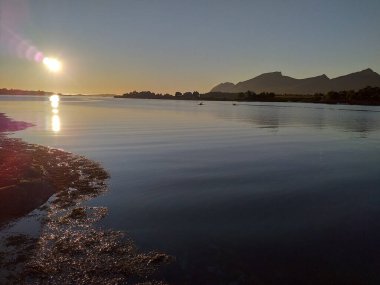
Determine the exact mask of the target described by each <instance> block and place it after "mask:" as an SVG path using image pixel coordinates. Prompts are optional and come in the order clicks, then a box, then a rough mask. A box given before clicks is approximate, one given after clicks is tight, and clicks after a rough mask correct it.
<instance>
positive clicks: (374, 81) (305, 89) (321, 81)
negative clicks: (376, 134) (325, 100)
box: [210, 68, 380, 94]
mask: <svg viewBox="0 0 380 285" xmlns="http://www.w3.org/2000/svg"><path fill="white" fill-rule="evenodd" d="M367 86H373V87H380V75H379V74H378V73H376V72H374V71H373V70H372V69H370V68H368V69H365V70H362V71H359V72H354V73H350V74H347V75H344V76H339V77H336V78H333V79H330V78H328V77H327V76H326V75H325V74H323V75H319V76H316V77H310V78H304V79H296V78H292V77H289V76H284V75H282V73H281V72H279V71H276V72H269V73H263V74H261V75H259V76H256V77H255V78H252V79H249V80H246V81H242V82H239V83H237V84H233V83H230V82H226V83H221V84H219V85H217V86H215V87H214V88H212V89H211V91H210V92H226V93H239V92H246V91H253V92H256V93H261V92H274V93H278V94H314V93H326V92H329V91H343V90H358V89H361V88H364V87H367Z"/></svg>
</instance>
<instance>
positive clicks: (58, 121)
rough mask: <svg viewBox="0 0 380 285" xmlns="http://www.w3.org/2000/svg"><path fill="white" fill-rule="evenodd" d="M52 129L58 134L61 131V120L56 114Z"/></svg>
mask: <svg viewBox="0 0 380 285" xmlns="http://www.w3.org/2000/svg"><path fill="white" fill-rule="evenodd" d="M51 129H52V130H53V132H55V133H57V132H59V131H60V130H61V119H60V118H59V116H58V115H56V114H55V115H53V117H52V118H51Z"/></svg>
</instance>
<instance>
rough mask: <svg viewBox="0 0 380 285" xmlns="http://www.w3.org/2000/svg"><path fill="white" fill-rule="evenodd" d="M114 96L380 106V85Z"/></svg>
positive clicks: (145, 92)
mask: <svg viewBox="0 0 380 285" xmlns="http://www.w3.org/2000/svg"><path fill="white" fill-rule="evenodd" d="M114 98H127V99H161V100H191V101H232V102H284V103H286V102H291V103H315V104H345V105H366V106H380V87H370V86H368V87H366V88H363V89H360V90H358V91H353V90H350V91H340V92H335V91H330V92H328V93H325V94H322V93H317V94H313V95H298V94H275V93H272V92H262V93H259V94H256V93H255V92H251V91H247V92H244V93H243V92H241V93H223V92H209V93H204V94H199V93H198V92H187V93H184V94H182V93H180V92H177V93H176V95H175V96H172V95H169V94H165V95H162V94H155V93H152V92H150V91H143V92H136V91H134V92H131V93H126V94H124V95H116V96H114Z"/></svg>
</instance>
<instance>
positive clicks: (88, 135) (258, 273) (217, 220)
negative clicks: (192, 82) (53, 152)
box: [0, 97, 380, 284]
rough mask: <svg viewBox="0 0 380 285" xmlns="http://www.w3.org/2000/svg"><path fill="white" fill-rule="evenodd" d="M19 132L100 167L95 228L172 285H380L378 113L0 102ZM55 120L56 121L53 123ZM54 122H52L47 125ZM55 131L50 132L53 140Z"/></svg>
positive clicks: (298, 107) (130, 102)
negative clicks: (124, 235) (105, 176)
mask: <svg viewBox="0 0 380 285" xmlns="http://www.w3.org/2000/svg"><path fill="white" fill-rule="evenodd" d="M0 106H1V107H0V112H4V113H6V114H8V115H10V116H11V117H13V118H14V119H16V120H24V121H28V122H31V123H34V124H36V127H32V128H30V129H28V130H25V131H22V132H19V133H17V134H15V135H14V136H16V137H22V138H23V139H25V140H27V141H28V142H33V143H39V144H43V145H49V146H52V147H58V148H63V149H65V150H68V151H73V152H75V153H78V154H83V155H86V156H88V157H89V158H91V159H95V160H97V161H100V162H101V163H102V164H103V166H104V167H105V168H106V169H107V170H108V171H109V172H110V174H111V176H112V178H111V180H110V190H111V191H110V192H109V193H108V194H106V195H105V196H101V197H99V198H97V199H95V200H93V201H92V202H91V203H92V204H96V205H104V206H108V207H109V208H110V214H109V215H108V216H107V218H106V219H105V220H104V222H103V226H105V227H112V228H114V229H121V230H125V231H127V232H128V233H129V234H130V236H131V237H132V238H133V239H134V240H135V241H136V243H137V245H138V246H140V247H141V248H143V249H158V250H162V251H166V252H167V253H169V254H172V255H174V256H176V257H177V262H176V263H175V264H174V265H173V266H171V267H169V268H168V269H167V270H166V271H165V272H163V273H162V274H163V275H164V277H165V279H166V280H167V281H168V282H169V283H171V284H380V270H379V268H380V222H379V219H380V108H379V107H365V106H344V105H316V104H315V105H313V104H293V103H273V104H272V103H246V104H238V106H233V105H232V103H230V102H206V103H205V105H203V106H198V105H197V104H196V102H186V101H183V102H182V101H162V100H135V99H111V98H109V99H104V98H79V97H76V98H68V99H66V98H65V99H63V100H61V104H60V107H59V114H58V115H56V116H55V117H54V118H53V114H52V113H51V107H50V103H49V102H48V100H46V99H42V98H36V97H28V98H27V99H26V98H23V99H22V100H21V99H11V98H9V97H1V98H0ZM53 121H54V122H53ZM52 123H53V124H52ZM53 129H54V131H53Z"/></svg>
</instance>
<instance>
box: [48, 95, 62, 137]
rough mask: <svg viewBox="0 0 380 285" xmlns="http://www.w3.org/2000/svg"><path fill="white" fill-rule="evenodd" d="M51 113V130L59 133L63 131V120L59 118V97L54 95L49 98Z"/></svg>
mask: <svg viewBox="0 0 380 285" xmlns="http://www.w3.org/2000/svg"><path fill="white" fill-rule="evenodd" d="M49 101H50V105H51V108H52V109H51V111H52V113H53V116H52V117H51V129H52V131H53V132H55V133H58V132H59V131H60V130H61V119H60V118H59V115H58V113H59V111H58V107H59V95H57V94H54V95H51V96H50V97H49Z"/></svg>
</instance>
